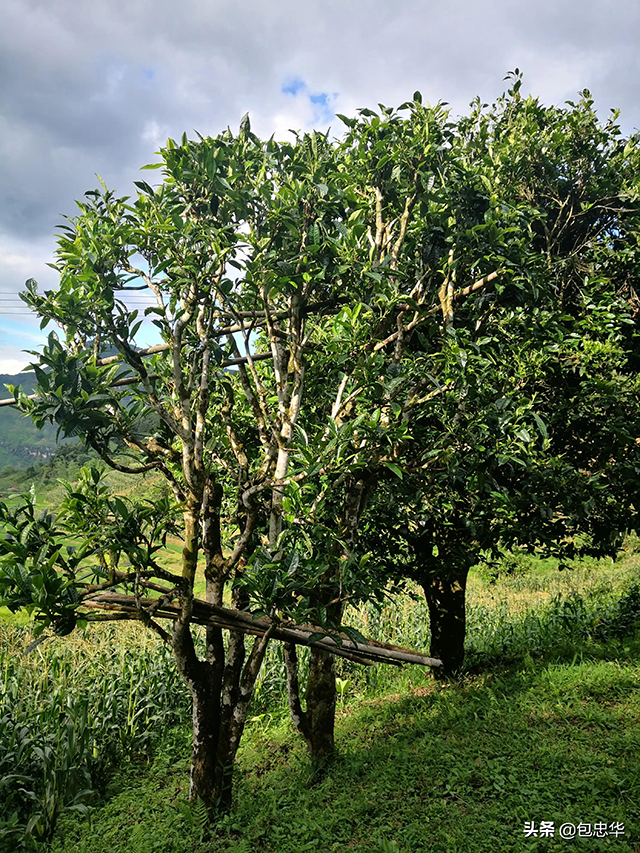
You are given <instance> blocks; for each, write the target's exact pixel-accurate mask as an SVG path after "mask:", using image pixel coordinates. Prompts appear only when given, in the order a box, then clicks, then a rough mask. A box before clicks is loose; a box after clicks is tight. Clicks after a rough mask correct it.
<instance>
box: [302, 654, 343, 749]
mask: <svg viewBox="0 0 640 853" xmlns="http://www.w3.org/2000/svg"><path fill="white" fill-rule="evenodd" d="M336 695H337V694H336V672H335V658H334V656H333V655H332V654H329V652H323V651H320V650H319V649H311V654H310V658H309V678H308V681H307V692H306V701H307V711H306V717H307V735H306V741H307V745H308V747H309V752H310V753H311V758H312V759H313V761H315V762H321V761H324V760H326V758H327V756H329V755H331V754H332V753H333V752H334V750H335V742H334V727H335V714H336Z"/></svg>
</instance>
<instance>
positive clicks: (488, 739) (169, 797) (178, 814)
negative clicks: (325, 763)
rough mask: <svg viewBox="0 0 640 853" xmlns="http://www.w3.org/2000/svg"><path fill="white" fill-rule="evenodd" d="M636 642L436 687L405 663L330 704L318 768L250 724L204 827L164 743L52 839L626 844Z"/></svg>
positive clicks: (180, 846)
mask: <svg viewBox="0 0 640 853" xmlns="http://www.w3.org/2000/svg"><path fill="white" fill-rule="evenodd" d="M638 652H640V642H638V641H637V640H634V641H633V643H632V645H631V646H630V647H629V652H628V653H627V657H625V658H624V659H622V660H617V661H611V660H600V661H591V660H589V661H582V662H581V663H564V664H556V665H540V666H536V667H533V668H527V669H524V670H520V669H509V670H504V671H501V672H499V673H491V674H488V675H485V676H482V677H470V678H468V679H466V680H465V681H464V682H463V683H461V684H458V685H448V686H438V685H435V684H433V683H429V682H427V683H422V684H420V686H416V684H415V680H417V679H420V680H421V681H422V682H424V679H423V678H422V676H421V675H420V674H418V673H412V674H407V675H405V676H404V678H405V679H406V680H405V681H404V683H402V682H401V683H397V684H396V685H394V687H395V688H396V691H397V692H394V693H392V694H388V695H386V696H377V697H369V698H367V697H360V698H358V699H357V700H356V701H354V702H353V704H352V705H351V707H350V708H349V711H348V713H347V712H345V713H343V714H342V715H341V716H340V718H339V720H338V746H339V749H340V757H339V759H338V760H337V761H336V762H335V763H334V764H333V765H332V766H331V767H330V768H329V770H328V772H327V773H326V774H325V776H324V778H323V779H322V780H320V781H314V778H313V773H312V769H311V768H310V766H309V764H308V761H307V758H306V755H305V752H304V749H303V748H302V745H301V743H300V741H299V739H298V738H297V737H296V736H295V735H294V734H293V733H292V732H291V731H290V730H289V729H288V726H286V725H285V724H284V723H279V724H277V725H274V726H272V727H270V728H264V727H263V726H261V725H254V726H253V727H251V726H250V727H249V731H248V733H247V740H246V743H245V745H244V748H243V750H242V755H241V758H240V760H239V766H238V770H239V773H238V777H239V779H238V790H237V798H236V801H237V806H236V809H235V810H234V812H233V813H232V814H231V815H230V816H228V817H227V818H225V819H223V820H221V821H220V822H219V823H218V825H217V826H216V827H215V828H214V830H213V833H212V835H211V836H210V837H209V838H207V839H202V838H201V836H202V834H203V833H202V830H201V829H200V828H199V826H198V823H197V813H195V814H194V813H193V811H194V810H192V811H191V815H189V811H188V807H186V793H187V790H186V788H187V780H186V770H187V763H186V761H185V760H184V759H179V760H176V759H175V758H174V757H172V755H171V751H170V750H168V749H165V750H163V751H162V752H161V753H160V754H159V755H158V756H157V758H156V760H155V762H154V763H153V764H151V765H147V766H141V765H129V766H128V767H126V768H125V769H123V771H122V772H121V773H120V774H119V775H118V777H117V779H116V780H115V781H114V783H113V785H112V788H111V792H110V793H111V796H110V798H109V800H108V801H107V802H106V803H105V805H104V806H103V807H102V808H101V809H99V810H98V809H96V810H95V811H94V815H93V824H92V827H91V829H89V828H88V827H87V826H86V825H79V824H78V823H77V822H76V821H75V820H71V819H67V820H66V821H65V824H64V827H63V834H62V836H61V837H60V839H59V840H58V841H57V842H56V843H55V844H54V846H53V848H52V849H53V851H56V853H62V851H71V850H73V851H76V853H85V851H86V853H89V851H95V853H107V851H109V853H115V851H118V853H120V851H122V853H125V851H132V853H133V851H136V853H155V851H158V853H159V851H162V853H182V851H186V850H190V851H193V853H204V851H213V850H215V851H216V853H249V851H252V853H253V851H255V853H258V851H260V853H270V851H274V853H276V851H277V853H298V851H305V850H306V851H316V853H328V851H345V850H350V851H354V853H369V852H370V851H375V850H387V851H391V850H397V851H401V853H413V851H415V852H416V853H418V851H425V850H433V851H434V853H439V851H442V853H445V852H446V851H485V850H492V851H538V850H569V849H571V850H573V849H575V845H576V844H580V846H579V848H578V849H583V850H584V849H604V850H606V849H615V850H617V851H629V850H638V849H640V847H639V846H638V845H637V844H636V842H635V841H634V839H638V832H639V830H640V806H639V805H638V795H639V794H640V767H639V765H638V761H637V755H638V749H639V747H640V742H639V741H640V725H639V724H640V700H639V699H638V687H639V686H640V671H639V669H638V666H637V665H636V664H635V662H634V659H636V658H637V655H638ZM184 745H185V744H184V743H183V744H182V746H184ZM527 820H534V821H536V824H539V822H540V821H541V820H549V821H554V822H555V825H556V827H557V828H559V826H560V825H561V824H562V823H564V822H567V821H568V822H572V823H574V824H578V823H580V822H583V823H591V824H594V823H596V822H599V821H606V822H607V824H611V823H612V822H614V821H616V822H622V823H624V825H625V833H626V835H625V837H624V838H609V839H603V840H602V841H600V842H595V843H593V846H591V847H589V848H585V846H584V845H583V844H582V843H580V842H561V841H559V840H555V839H554V840H553V841H550V842H547V841H540V840H538V841H536V840H535V839H534V840H533V841H531V840H528V839H525V838H524V833H523V828H524V824H525V821H527ZM125 827H127V828H128V829H127V831H126V832H123V829H124V828H125ZM572 845H573V846H572Z"/></svg>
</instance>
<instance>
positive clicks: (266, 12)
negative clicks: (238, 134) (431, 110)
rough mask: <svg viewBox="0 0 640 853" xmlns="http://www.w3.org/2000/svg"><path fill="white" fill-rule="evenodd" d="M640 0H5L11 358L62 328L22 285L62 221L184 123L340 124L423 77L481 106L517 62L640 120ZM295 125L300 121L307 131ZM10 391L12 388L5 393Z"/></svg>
mask: <svg viewBox="0 0 640 853" xmlns="http://www.w3.org/2000/svg"><path fill="white" fill-rule="evenodd" d="M639 46H640V4H639V3H637V0H537V2H536V3H533V2H531V0H437V2H436V0H393V2H390V0H298V2H293V0H235V2H226V0H225V1H224V2H222V0H181V2H180V3H176V2H171V1H170V0H84V2H83V3H79V2H77V0H46V1H45V0H3V3H2V7H1V9H0V373H16V372H18V371H19V370H21V369H22V368H24V366H25V365H26V364H27V363H28V362H29V361H30V360H32V359H31V357H30V356H28V355H25V353H24V350H33V349H37V348H38V346H39V345H41V344H42V343H43V342H44V338H45V335H46V331H45V332H41V331H40V329H39V322H38V321H37V319H36V318H33V317H30V316H29V315H28V311H27V309H26V306H24V304H23V303H21V301H20V300H19V298H18V297H17V294H18V293H19V292H20V291H21V290H24V283H25V280H26V279H27V278H35V279H36V280H37V281H38V282H39V285H40V289H41V290H43V289H54V288H55V287H56V273H55V271H54V270H52V269H50V268H49V267H48V266H47V263H48V262H52V261H53V259H54V258H53V253H54V250H55V245H56V241H55V229H56V226H57V225H59V224H60V223H61V222H62V221H63V220H62V218H61V216H62V215H68V216H72V215H73V214H74V211H75V209H76V208H75V204H74V200H75V199H80V198H82V195H83V193H84V192H85V191H86V190H89V189H93V188H94V187H96V186H97V179H96V177H95V175H96V174H99V175H100V176H101V177H102V178H103V179H104V180H105V181H106V183H107V185H108V186H109V187H110V188H113V189H115V190H116V191H117V192H118V194H123V195H125V194H130V193H131V192H132V190H133V181H134V180H139V179H140V178H146V179H147V180H148V179H149V175H153V176H155V175H156V174H157V173H153V172H146V173H143V175H140V174H138V170H139V168H140V166H142V165H144V164H146V163H151V162H154V161H157V157H155V156H154V152H155V151H157V150H158V148H159V147H160V146H162V145H163V144H164V142H165V140H166V139H167V137H173V138H179V137H180V136H181V135H182V133H183V132H186V133H187V134H188V135H189V136H191V137H195V133H196V131H198V132H199V133H201V134H203V135H206V134H211V135H214V134H216V133H219V132H221V131H222V130H224V129H225V128H226V127H227V126H230V127H231V129H232V130H235V129H237V127H238V124H239V122H240V120H241V118H242V116H243V115H244V113H246V112H248V113H249V114H250V117H251V126H252V129H253V130H254V131H255V132H256V133H258V134H259V135H261V136H271V135H272V134H275V135H276V138H278V139H285V138H287V137H289V130H290V129H296V130H310V129H312V128H317V129H319V130H322V131H325V130H327V128H329V127H331V129H332V133H334V134H336V135H340V134H341V133H342V131H343V127H342V125H341V123H340V121H339V120H338V119H337V118H336V117H335V113H342V114H345V115H352V114H354V112H355V110H356V109H357V108H359V107H372V108H375V107H376V105H377V104H378V103H383V104H386V105H388V106H396V105H399V104H400V103H402V102H403V101H405V100H407V99H409V98H411V97H412V95H413V92H414V91H415V90H420V91H421V92H422V96H423V100H424V101H428V102H430V103H436V102H438V101H446V102H448V103H449V104H450V105H451V109H452V113H453V115H454V116H455V115H460V114H463V113H464V112H465V111H466V110H467V107H468V104H469V102H470V101H471V100H472V98H474V97H475V96H476V95H479V96H480V97H481V98H482V99H483V101H487V102H491V101H493V100H495V98H496V97H497V96H498V95H499V94H500V93H501V92H502V91H503V90H504V88H505V86H506V84H505V83H504V82H503V79H504V77H505V75H506V73H507V72H508V71H510V70H513V69H514V68H516V67H518V68H520V69H521V70H522V71H523V72H524V83H523V92H531V93H532V94H534V95H536V96H539V97H540V98H541V99H542V100H543V102H544V103H547V104H562V103H563V102H564V101H565V100H567V99H574V98H575V96H576V94H577V93H578V92H579V91H581V90H582V89H585V88H588V89H590V91H591V93H592V95H593V97H594V99H595V102H596V106H597V108H598V110H599V112H600V115H601V117H603V118H606V116H607V115H608V113H609V110H610V109H611V108H619V109H620V110H621V117H620V123H621V126H622V129H623V131H624V132H625V133H631V132H633V131H634V130H635V129H637V128H638V127H640V97H639V95H640V74H639V73H638V71H639V70H640V69H639V65H640V51H639V50H638V47H639ZM289 138H290V137H289ZM0 396H2V395H1V394H0Z"/></svg>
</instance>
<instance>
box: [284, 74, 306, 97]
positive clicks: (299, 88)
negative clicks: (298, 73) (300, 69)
mask: <svg viewBox="0 0 640 853" xmlns="http://www.w3.org/2000/svg"><path fill="white" fill-rule="evenodd" d="M306 88H307V84H306V83H305V82H304V80H302V79H301V78H300V77H293V78H292V79H291V80H289V81H287V82H286V83H283V84H282V89H281V91H282V92H284V94H285V95H293V96H294V97H295V96H296V95H298V94H300V92H303V91H304V90H305V89H306Z"/></svg>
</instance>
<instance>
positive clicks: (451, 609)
mask: <svg viewBox="0 0 640 853" xmlns="http://www.w3.org/2000/svg"><path fill="white" fill-rule="evenodd" d="M468 574H469V569H468V568H467V567H464V568H461V569H458V570H453V571H451V572H447V573H443V574H431V573H429V574H427V573H425V574H424V575H423V576H422V577H421V578H420V584H421V586H422V588H423V589H424V594H425V598H426V600H427V606H428V607H429V621H430V626H431V644H430V648H429V654H430V655H431V657H434V658H439V659H440V660H441V661H442V664H443V665H442V667H441V668H440V669H434V670H433V673H434V675H435V676H436V677H438V676H445V677H446V676H450V675H453V674H454V673H455V672H457V671H458V670H459V669H460V667H461V666H462V663H463V661H464V640H465V633H466V617H465V593H466V587H467V575H468Z"/></svg>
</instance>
